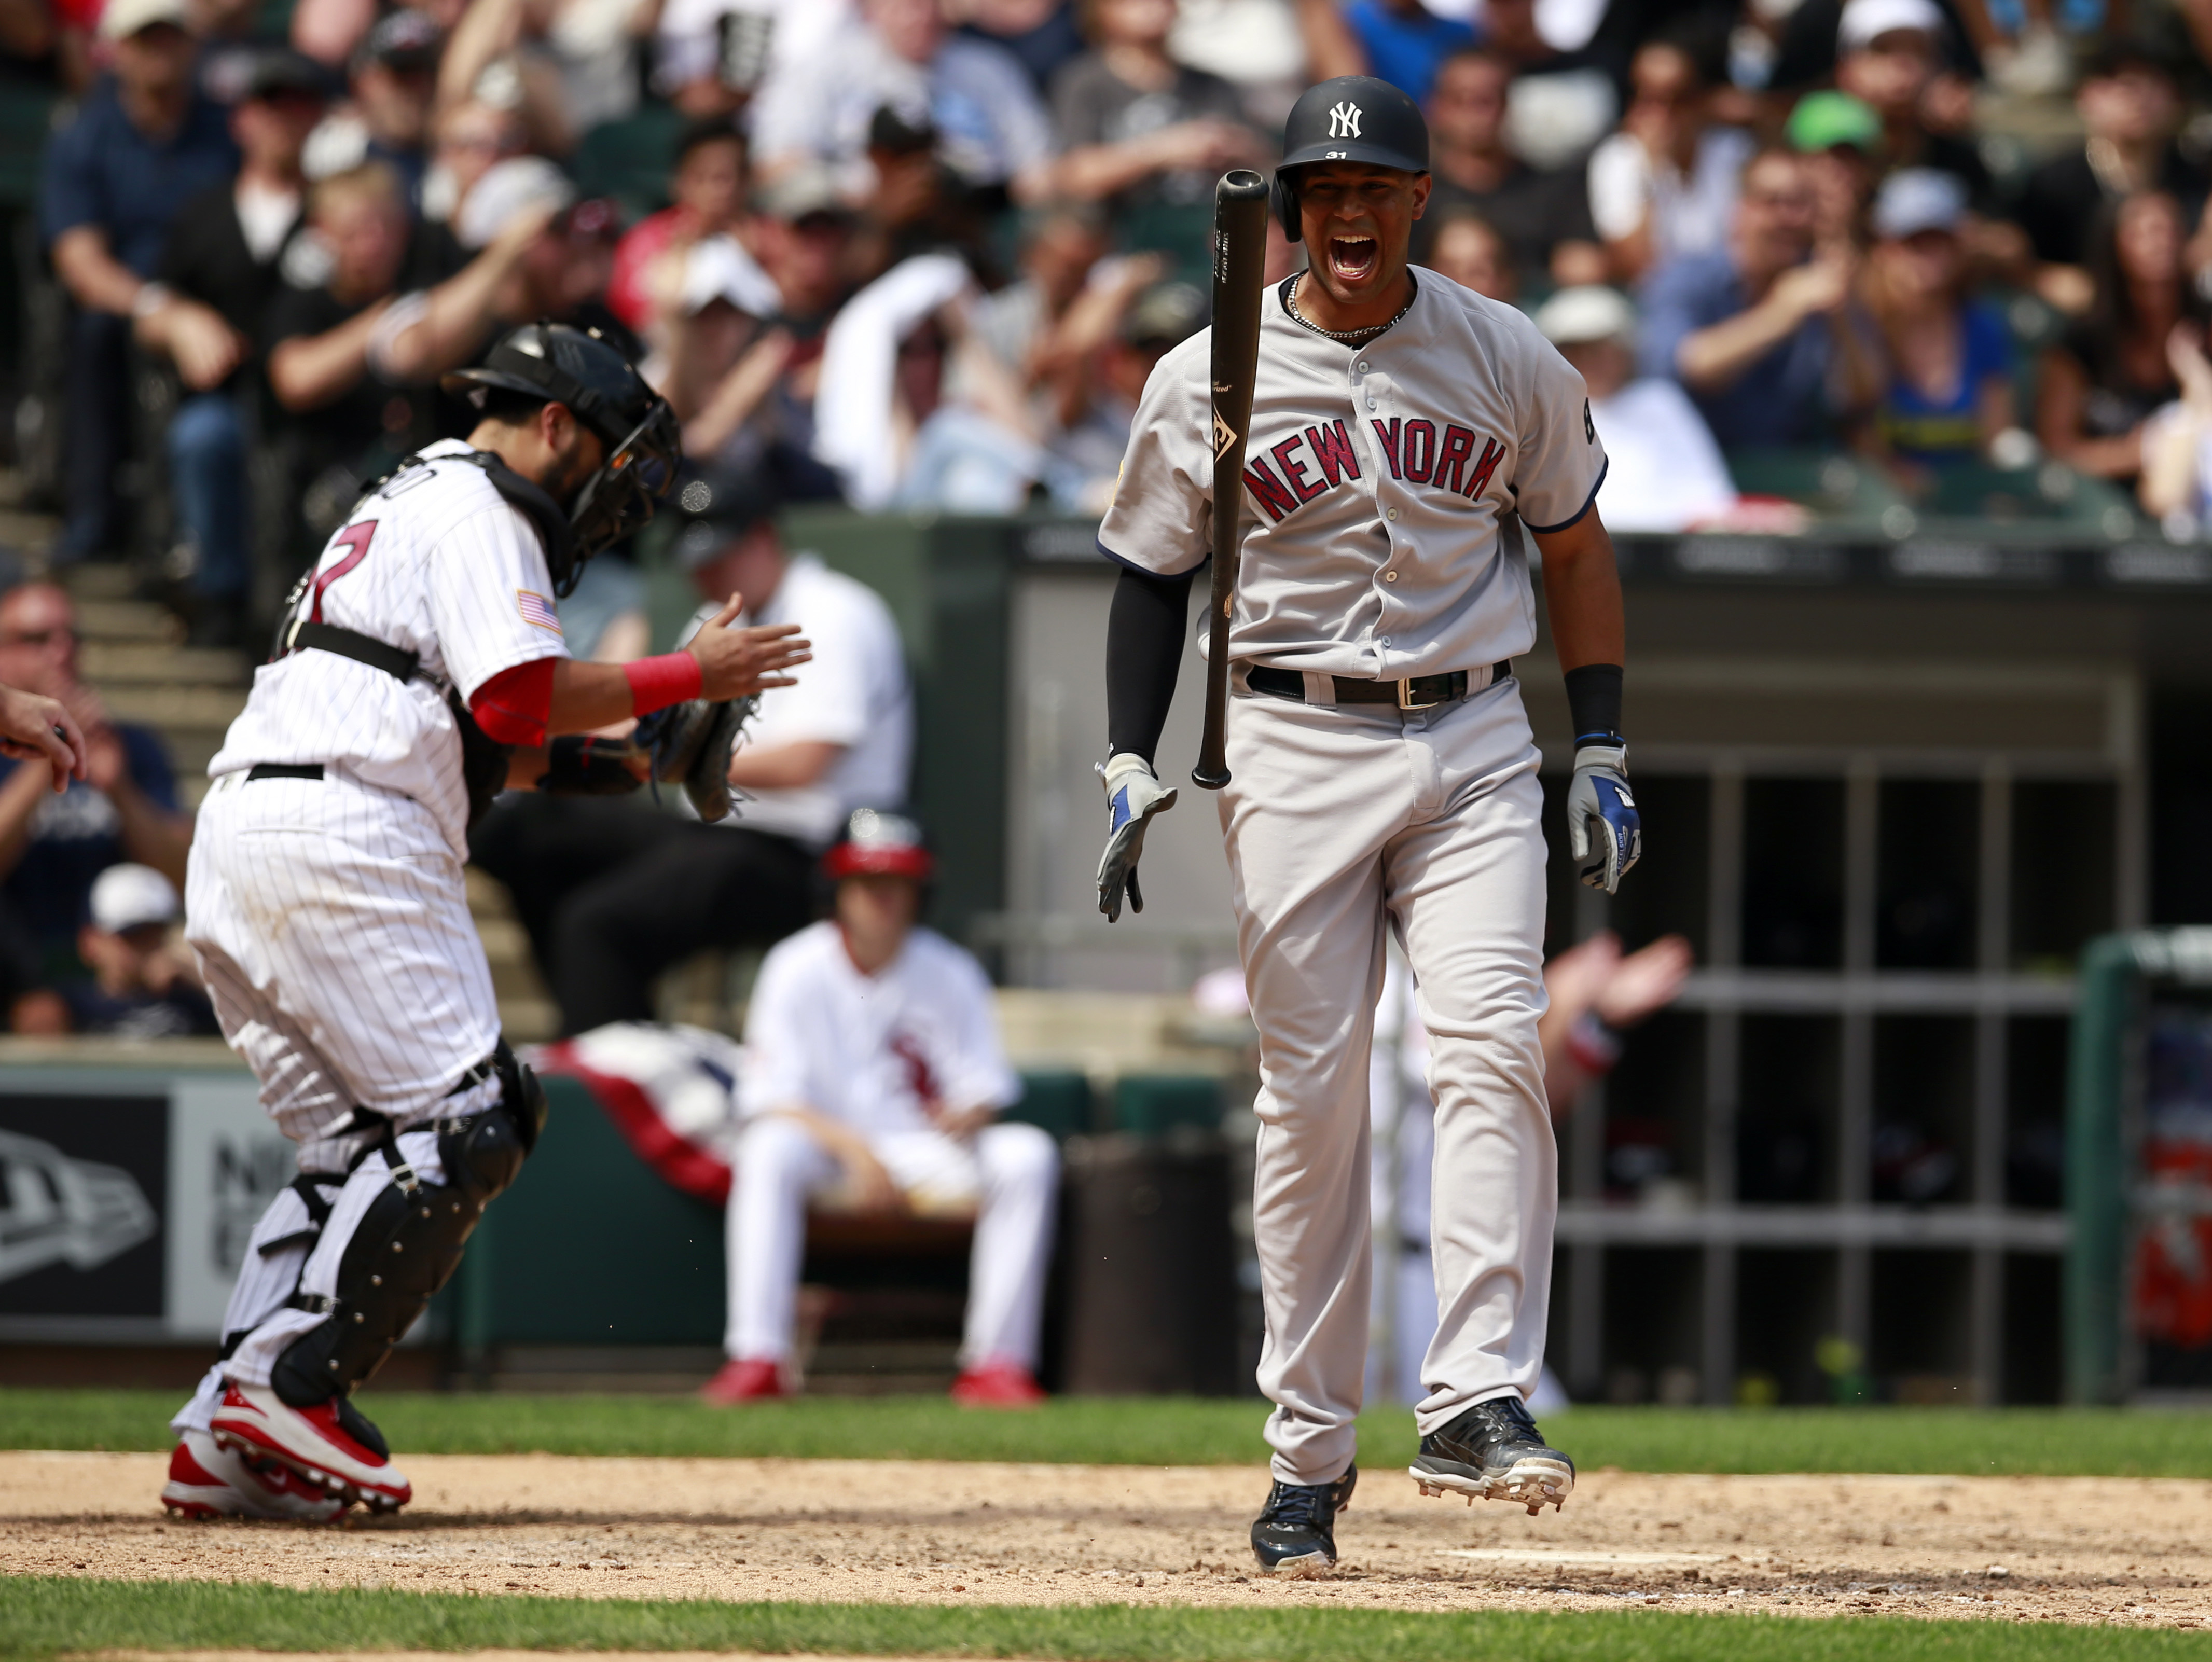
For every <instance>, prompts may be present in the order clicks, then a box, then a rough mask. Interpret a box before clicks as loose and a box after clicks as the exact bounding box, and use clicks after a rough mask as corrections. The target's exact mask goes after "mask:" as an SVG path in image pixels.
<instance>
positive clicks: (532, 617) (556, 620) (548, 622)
mask: <svg viewBox="0 0 2212 1662" xmlns="http://www.w3.org/2000/svg"><path fill="white" fill-rule="evenodd" d="M514 604H515V605H516V606H518V607H519V608H520V610H521V612H522V621H523V622H526V623H535V624H536V625H537V626H538V628H541V629H550V630H552V631H553V633H554V634H560V633H561V618H560V615H559V614H558V613H557V612H556V611H555V610H553V603H552V602H551V601H550V600H548V599H547V598H546V597H544V595H542V594H533V593H532V592H531V591H529V590H528V589H517V590H516V591H514Z"/></svg>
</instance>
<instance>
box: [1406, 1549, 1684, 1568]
mask: <svg viewBox="0 0 2212 1662" xmlns="http://www.w3.org/2000/svg"><path fill="white" fill-rule="evenodd" d="M1443 1556H1445V1557H1447V1558H1474V1559H1476V1560H1479V1561H1480V1562H1484V1563H1492V1564H1717V1563H1722V1562H1725V1561H1724V1560H1723V1558H1722V1556H1721V1555H1720V1554H1719V1553H1717V1552H1552V1551H1545V1550H1539V1549H1536V1548H1533V1547H1449V1548H1447V1549H1445V1550H1444V1554H1443Z"/></svg>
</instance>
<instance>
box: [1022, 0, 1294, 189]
mask: <svg viewBox="0 0 2212 1662" xmlns="http://www.w3.org/2000/svg"><path fill="white" fill-rule="evenodd" d="M1175 23H1176V0H1090V3H1089V6H1088V8H1087V9H1086V11H1085V31H1086V33H1089V35H1090V36H1091V51H1089V52H1085V54H1084V55H1083V56H1082V57H1080V58H1077V59H1076V60H1075V61H1074V62H1073V63H1072V64H1067V65H1066V67H1065V68H1063V69H1062V70H1060V74H1059V75H1058V76H1056V77H1054V82H1053V90H1052V124H1053V136H1054V140H1055V142H1056V143H1058V144H1059V146H1060V159H1059V161H1056V162H1055V163H1054V164H1053V182H1054V186H1055V189H1056V193H1057V194H1058V195H1060V196H1062V197H1067V198H1070V199H1072V200H1074V201H1077V202H1101V201H1105V202H1110V203H1111V204H1112V206H1113V208H1114V209H1115V211H1116V212H1121V211H1124V210H1126V209H1130V208H1134V207H1139V206H1145V205H1148V204H1151V203H1171V204H1175V205H1178V206H1185V207H1195V206H1201V205H1205V204H1209V203H1212V200H1213V187H1214V183H1215V181H1216V180H1217V179H1219V178H1220V177H1221V174H1222V173H1223V172H1224V171H1225V170H1226V169H1228V168H1231V167H1265V166H1267V163H1268V161H1270V160H1272V158H1273V149H1272V147H1270V146H1269V145H1267V144H1266V143H1264V142H1263V141H1262V140H1261V137H1260V136H1259V135H1258V134H1257V133H1255V131H1253V130H1252V129H1251V128H1250V127H1249V126H1247V125H1246V124H1245V123H1244V114H1243V100H1242V98H1241V97H1240V96H1239V95H1238V94H1237V89H1236V88H1234V87H1232V86H1231V85H1230V84H1229V83H1228V82H1226V81H1224V80H1222V79H1221V78H1220V77H1219V76H1211V75H1208V74H1206V71H1204V70H1194V69H1189V68H1188V67H1186V66H1185V65H1183V64H1178V63H1176V61H1175V59H1173V58H1170V57H1169V56H1168V35H1169V33H1170V32H1171V31H1172V30H1173V29H1174V27H1175Z"/></svg>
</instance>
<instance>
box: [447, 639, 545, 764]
mask: <svg viewBox="0 0 2212 1662" xmlns="http://www.w3.org/2000/svg"><path fill="white" fill-rule="evenodd" d="M559 662H561V660H560V659H559V658H532V659H531V660H530V662H528V663H527V664H516V665H515V666H514V667H513V669H511V670H501V671H500V672H499V673H498V674H497V675H495V676H493V677H492V678H491V679H490V680H489V681H487V682H484V684H483V686H481V687H479V688H477V690H476V695H475V696H474V697H472V698H471V699H470V700H469V713H470V714H471V715H472V716H474V717H475V718H476V719H477V726H479V727H481V728H483V730H484V737H487V738H490V739H495V740H497V741H498V742H499V743H501V744H520V745H525V746H528V747H530V748H532V749H535V748H536V747H537V746H538V745H540V744H543V743H545V723H546V719H547V718H549V717H550V715H551V714H552V713H553V666H554V665H555V664H558V663H559Z"/></svg>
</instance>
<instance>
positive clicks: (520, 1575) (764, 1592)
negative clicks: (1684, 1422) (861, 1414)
mask: <svg viewBox="0 0 2212 1662" xmlns="http://www.w3.org/2000/svg"><path fill="white" fill-rule="evenodd" d="M403 1464H404V1468H405V1470H406V1471H407V1472H408V1474H409V1476H410V1477H411V1478H412V1479H413V1480H414V1483H415V1492H416V1501H415V1504H414V1505H413V1506H411V1507H409V1508H408V1509H407V1510H406V1511H405V1512H404V1513H400V1514H399V1515H398V1516H397V1517H394V1518H387V1519H375V1520H370V1519H358V1521H356V1523H355V1524H354V1525H353V1526H351V1527H348V1528H342V1529H307V1528H298V1527H292V1526H283V1525H269V1524H219V1525H200V1526H191V1525H185V1524H181V1523H179V1522H177V1521H174V1520H173V1519H165V1518H164V1517H163V1515H162V1513H161V1509H160V1507H159V1505H158V1503H157V1501H156V1499H155V1496H156V1495H157V1494H158V1492H159V1489H160V1487H161V1479H162V1477H163V1474H164V1465H165V1463H164V1461H163V1460H162V1459H161V1458H160V1457H159V1456H155V1455H147V1454H88V1453H0V1572H4V1573H15V1574H47V1575H52V1574H64V1575H67V1574H83V1575H87V1576H100V1577H122V1578H149V1577H150V1578H198V1579H209V1580H269V1581H275V1582H278V1583H282V1584H285V1585H289V1586H300V1587H316V1586H323V1587H328V1586H393V1587H400V1588H414V1589H420V1590H438V1591H447V1592H453V1591H463V1590H465V1591H469V1592H482V1593H491V1594H498V1593H501V1592H532V1593H551V1594H559V1595H568V1596H575V1597H584V1598H721V1599H810V1600H811V1599H827V1600H844V1601H864V1600H890V1601H921V1602H934V1603H951V1604H1080V1603H1096V1602H1112V1603H1140V1604H1152V1603H1162V1604H1170V1603H1171V1604H1201V1605H1218V1604H1338V1605H1346V1606H1351V1607H1355V1608H1366V1609H1372V1608H1376V1607H1397V1608H1402V1609H1409V1610H1462V1609H1473V1608H1481V1607H1498V1606H1504V1607H1511V1608H1517V1609H1532V1608H1539V1609H1541V1608H1580V1609H1588V1608H1593V1607H1594V1606H1595V1601H1598V1600H1604V1601H1607V1604H1611V1603H1613V1601H1628V1600H1633V1601H1638V1602H1642V1603H1647V1604H1649V1603H1663V1604H1667V1605H1668V1606H1669V1607H1671V1608H1674V1609H1677V1610H1682V1609H1705V1610H1745V1609H1755V1610H1774V1611H1778V1612H1787V1613H1789V1614H1791V1615H1801V1616H1802V1615H1814V1616H1837V1615H1849V1614H1852V1613H1856V1612H1858V1611H1863V1610H1872V1609H1879V1610H1887V1611H1889V1612H1891V1613H1893V1614H1898V1615H1920V1616H1926V1617H1994V1618H1998V1619H2007V1620H2064V1621H2079V1622H2098V1621H2117V1622H2124V1623H2128V1624H2130V1625H2137V1624H2148V1625H2158V1626H2172V1625H2180V1626H2185V1627H2189V1626H2197V1625H2198V1624H2200V1623H2202V1624H2203V1625H2205V1626H2208V1627H2212V1585H2208V1584H2212V1483H2206V1482H2203V1481H2201V1480H2195V1479H2189V1480H2183V1479H2171V1480H2166V1479H2157V1480H2134V1479H2110V1480H2107V1479H2098V1478H2071V1477H2065V1478H2053V1477H1986V1478H1978V1477H1653V1476H1645V1475H1640V1474H1637V1473H1626V1472H1619V1471H1610V1470H1607V1471H1593V1472H1588V1473H1585V1474H1584V1475H1583V1480H1582V1483H1581V1486H1580V1487H1579V1488H1578V1489H1577V1490H1576V1492H1575V1495H1574V1498H1573V1499H1572V1500H1571V1501H1569V1502H1568V1505H1567V1507H1566V1509H1565V1512H1564V1513H1553V1512H1550V1511H1547V1512H1546V1513H1544V1514H1543V1515H1542V1517H1541V1518H1531V1517H1529V1516H1528V1515H1527V1514H1526V1513H1523V1512H1522V1511H1521V1510H1520V1509H1519V1508H1517V1507H1506V1506H1503V1505H1497V1504H1486V1505H1481V1506H1477V1507H1474V1508H1473V1509H1471V1510H1470V1509H1469V1508H1468V1507H1465V1506H1463V1505H1462V1504H1460V1503H1458V1502H1455V1501H1424V1500H1421V1499H1419V1497H1418V1496H1417V1495H1415V1493H1414V1490H1413V1484H1412V1483H1410V1482H1409V1481H1408V1480H1407V1478H1406V1477H1404V1475H1403V1474H1402V1473H1400V1472H1396V1471H1369V1472H1366V1473H1364V1474H1363V1475H1362V1478H1361V1483H1360V1488H1359V1492H1358V1498H1357V1499H1356V1500H1355V1501H1354V1502H1353V1505H1352V1511H1351V1512H1350V1513H1347V1514H1346V1516H1345V1517H1344V1518H1343V1519H1341V1520H1340V1524H1339V1526H1338V1532H1337V1539H1338V1545H1339V1549H1340V1551H1341V1552H1342V1554H1343V1558H1344V1562H1343V1563H1342V1564H1341V1566H1340V1568H1339V1570H1338V1572H1337V1574H1335V1575H1334V1576H1332V1577H1329V1578H1328V1579H1326V1580H1313V1581H1306V1582H1291V1583H1278V1582H1270V1581H1266V1580H1261V1579H1259V1578H1258V1577H1257V1576H1256V1575H1255V1574H1252V1573H1251V1571H1250V1568H1249V1566H1250V1559H1249V1554H1248V1552H1247V1550H1246V1547H1245V1545H1244V1541H1245V1532H1246V1530H1247V1528H1248V1527H1249V1523H1250V1520H1251V1517H1252V1513H1253V1512H1254V1510H1255V1507H1256V1506H1257V1503H1258V1502H1259V1501H1260V1500H1261V1498H1262V1497H1263V1495H1264V1491H1265V1489H1266V1477H1265V1475H1264V1473H1262V1472H1261V1471H1258V1470H1257V1469H1255V1470H1251V1471H1245V1470H1242V1469H1239V1468H1234V1467H1164V1468H1161V1467H1131V1466H1071V1465H984V1464H980V1463H977V1464H970V1463H960V1464H936V1463H928V1462H919V1461H914V1462H897V1463H890V1462H886V1463H870V1462H866V1461H860V1460H835V1461H828V1460H688V1459H686V1460H647V1459H576V1458H568V1457H562V1456H552V1455H518V1456H505V1457H501V1456H472V1455H446V1456H435V1455H434V1456H425V1457H421V1458H418V1459H411V1460H406V1461H404V1462H403Z"/></svg>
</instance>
